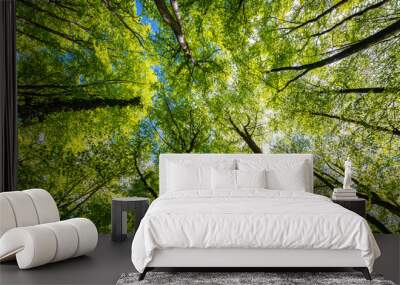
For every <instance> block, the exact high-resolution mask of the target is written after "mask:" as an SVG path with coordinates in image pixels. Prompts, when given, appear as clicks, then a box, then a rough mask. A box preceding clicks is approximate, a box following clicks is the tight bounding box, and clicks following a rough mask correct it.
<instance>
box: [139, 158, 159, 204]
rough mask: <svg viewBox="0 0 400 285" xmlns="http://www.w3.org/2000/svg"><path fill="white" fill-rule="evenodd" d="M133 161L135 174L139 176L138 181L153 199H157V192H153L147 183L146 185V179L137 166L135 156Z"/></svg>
mask: <svg viewBox="0 0 400 285" xmlns="http://www.w3.org/2000/svg"><path fill="white" fill-rule="evenodd" d="M133 161H134V164H135V169H136V172H137V173H138V175H139V178H140V181H142V183H143V185H144V187H145V188H146V189H147V190H148V191H149V192H150V194H151V196H153V198H157V197H158V195H157V192H156V191H155V190H154V188H153V187H151V186H150V185H149V183H147V180H146V177H145V176H144V175H143V173H142V171H141V170H140V168H139V164H138V161H137V155H134V159H133Z"/></svg>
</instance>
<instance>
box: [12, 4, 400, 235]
mask: <svg viewBox="0 0 400 285" xmlns="http://www.w3.org/2000/svg"><path fill="white" fill-rule="evenodd" d="M17 65H18V66H17V68H18V108H19V110H18V111H19V120H18V123H19V177H18V180H19V181H18V188H19V189H26V188H33V187H34V188H44V189H47V190H48V191H49V192H50V193H51V194H52V195H53V196H54V197H55V199H56V202H57V204H58V206H59V209H60V212H61V215H62V218H68V217H73V216H86V217H89V218H90V219H92V220H93V221H95V223H96V224H97V226H98V227H99V230H100V231H103V232H107V231H109V230H110V225H109V224H110V204H111V202H110V201H111V197H113V196H118V195H119V196H127V195H137V196H147V197H149V198H156V197H157V194H158V155H159V154H160V153H164V152H170V153H171V152H174V153H175V152H176V153H190V152H198V153H238V152H244V153H261V152H266V153H297V152H299V153H303V152H304V153H313V154H314V157H315V168H314V174H315V192H316V193H319V194H323V195H327V196H330V195H331V192H332V191H333V188H334V187H338V186H340V185H341V182H342V179H343V161H344V160H345V159H346V158H347V157H350V159H351V160H352V162H353V168H354V169H353V173H354V177H355V178H354V184H355V187H356V188H357V190H358V195H359V196H360V197H362V198H365V199H367V200H368V216H367V220H368V221H369V223H370V225H371V227H372V228H373V230H374V231H376V232H383V233H400V1H398V0H325V1H323V0H318V1H305V0H296V1H291V0H290V1H289V0H279V1H278V0H277V1H271V0H263V1H261V0H213V1H200V0H154V1H150V0H136V1H134V0H41V1H36V0H18V1H17Z"/></svg>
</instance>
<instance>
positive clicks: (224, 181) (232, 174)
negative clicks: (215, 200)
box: [211, 168, 236, 190]
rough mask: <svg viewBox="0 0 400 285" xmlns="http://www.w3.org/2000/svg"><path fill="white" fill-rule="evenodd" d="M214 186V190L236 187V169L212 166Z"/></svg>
mask: <svg viewBox="0 0 400 285" xmlns="http://www.w3.org/2000/svg"><path fill="white" fill-rule="evenodd" d="M211 173H212V188H213V189H214V190H219V189H225V190H235V189H236V170H233V169H217V168H212V170H211Z"/></svg>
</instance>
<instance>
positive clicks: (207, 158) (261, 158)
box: [159, 154, 314, 195]
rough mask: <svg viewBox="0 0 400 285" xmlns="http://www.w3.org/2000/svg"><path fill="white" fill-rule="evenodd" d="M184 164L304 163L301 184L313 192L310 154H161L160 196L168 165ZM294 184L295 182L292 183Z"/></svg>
mask: <svg viewBox="0 0 400 285" xmlns="http://www.w3.org/2000/svg"><path fill="white" fill-rule="evenodd" d="M170 162H175V163H184V164H187V165H188V166H189V165H196V166H214V165H216V164H219V163H221V162H223V163H229V162H231V163H232V165H233V167H234V169H237V167H238V165H240V164H243V165H244V164H252V163H256V164H257V163H258V164H263V165H267V167H270V168H271V167H272V168H275V167H278V168H279V167H280V166H284V167H288V166H289V167H290V165H294V164H300V163H304V172H305V173H304V179H303V180H302V181H299V183H303V184H305V185H304V188H305V190H306V191H307V192H313V179H314V178H313V177H314V176H313V156H312V154H161V155H160V164H159V170H160V174H159V175H160V180H159V185H160V186H159V190H160V195H162V194H164V193H166V192H167V187H166V185H167V183H168V174H167V173H168V172H167V169H168V163H170ZM294 182H296V181H294Z"/></svg>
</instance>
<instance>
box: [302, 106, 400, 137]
mask: <svg viewBox="0 0 400 285" xmlns="http://www.w3.org/2000/svg"><path fill="white" fill-rule="evenodd" d="M308 113H309V114H310V115H314V116H320V117H325V118H330V119H335V120H339V121H343V122H347V123H352V124H356V125H360V126H362V127H364V128H366V129H372V130H375V131H380V132H385V133H389V134H391V135H395V136H400V130H399V129H398V128H392V129H390V128H387V127H382V126H374V125H371V124H369V123H367V122H365V121H359V120H355V119H351V118H346V117H343V116H337V115H331V114H326V113H321V112H308Z"/></svg>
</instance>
